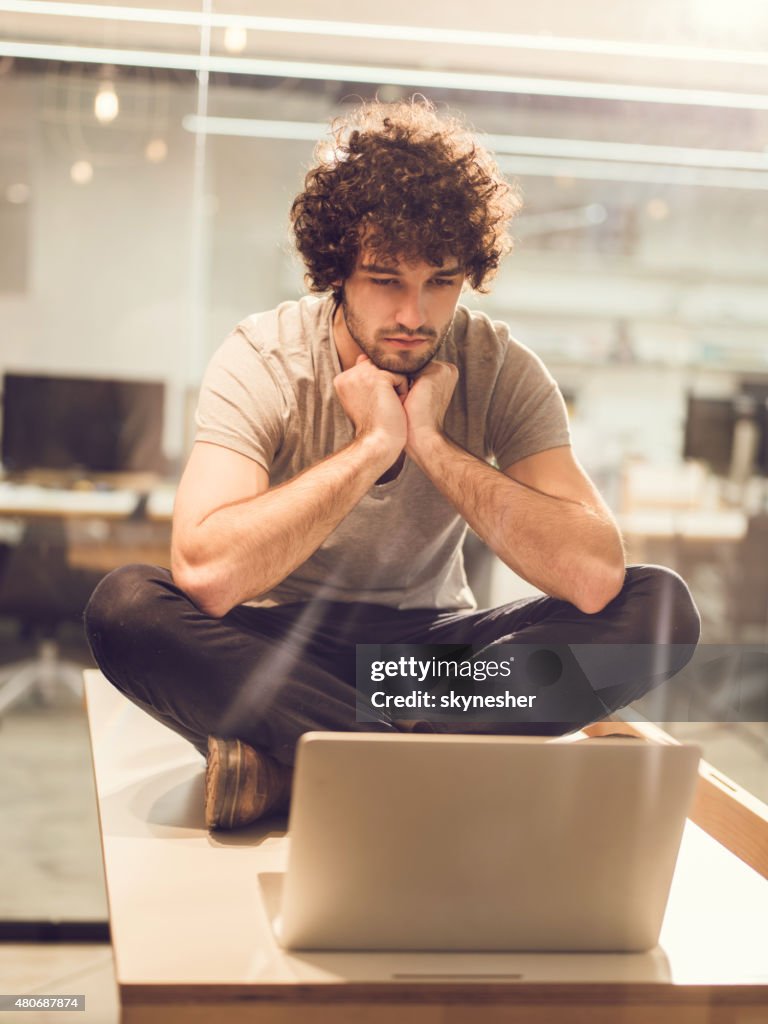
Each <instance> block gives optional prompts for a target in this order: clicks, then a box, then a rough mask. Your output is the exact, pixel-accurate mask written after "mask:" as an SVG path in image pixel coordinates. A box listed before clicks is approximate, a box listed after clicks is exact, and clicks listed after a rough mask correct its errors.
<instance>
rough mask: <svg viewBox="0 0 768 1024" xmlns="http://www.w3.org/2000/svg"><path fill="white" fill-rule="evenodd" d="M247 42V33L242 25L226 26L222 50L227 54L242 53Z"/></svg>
mask: <svg viewBox="0 0 768 1024" xmlns="http://www.w3.org/2000/svg"><path fill="white" fill-rule="evenodd" d="M247 42H248V33H247V32H246V30H245V29H244V28H243V27H242V25H228V26H227V29H226V31H225V32H224V49H225V50H226V51H227V53H242V52H243V50H244V49H245V44H246V43H247Z"/></svg>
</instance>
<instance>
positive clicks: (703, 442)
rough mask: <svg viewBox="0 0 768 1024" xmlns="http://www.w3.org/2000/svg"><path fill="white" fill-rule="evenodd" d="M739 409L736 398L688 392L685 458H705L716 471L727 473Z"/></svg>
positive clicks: (722, 473)
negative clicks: (707, 396)
mask: <svg viewBox="0 0 768 1024" xmlns="http://www.w3.org/2000/svg"><path fill="white" fill-rule="evenodd" d="M735 423H736V410H735V408H734V404H733V399H732V398H701V397H699V396H698V395H688V409H687V415H686V418H685V440H684V444H683V458H685V459H701V460H702V461H703V462H706V463H707V465H708V466H710V467H711V469H712V471H713V472H714V473H717V474H718V475H720V476H727V475H728V472H729V470H730V467H731V454H732V451H733V428H734V425H735Z"/></svg>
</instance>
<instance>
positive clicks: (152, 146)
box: [144, 139, 168, 164]
mask: <svg viewBox="0 0 768 1024" xmlns="http://www.w3.org/2000/svg"><path fill="white" fill-rule="evenodd" d="M167 156H168V143H167V142H166V141H165V139H150V140H149V142H148V143H147V144H146V146H145V147H144V157H145V158H146V159H147V160H148V161H149V162H150V163H151V164H161V163H162V162H163V160H165V158H166V157H167Z"/></svg>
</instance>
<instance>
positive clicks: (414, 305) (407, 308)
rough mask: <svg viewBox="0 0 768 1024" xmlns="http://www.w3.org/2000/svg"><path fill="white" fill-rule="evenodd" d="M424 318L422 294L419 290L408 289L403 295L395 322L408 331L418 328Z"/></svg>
mask: <svg viewBox="0 0 768 1024" xmlns="http://www.w3.org/2000/svg"><path fill="white" fill-rule="evenodd" d="M425 320H426V314H425V311H424V296H423V294H422V292H421V291H409V292H408V293H407V294H406V295H404V296H403V298H402V301H401V302H400V305H399V307H398V311H397V322H398V323H399V324H402V326H403V327H406V328H407V329H408V330H409V331H415V330H418V328H419V327H421V326H422V325H423V323H424V321H425Z"/></svg>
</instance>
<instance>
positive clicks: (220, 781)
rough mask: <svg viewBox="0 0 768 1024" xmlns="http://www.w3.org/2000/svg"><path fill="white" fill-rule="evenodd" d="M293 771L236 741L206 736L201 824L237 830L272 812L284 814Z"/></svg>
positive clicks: (208, 826) (288, 798) (289, 794)
mask: <svg viewBox="0 0 768 1024" xmlns="http://www.w3.org/2000/svg"><path fill="white" fill-rule="evenodd" d="M292 779H293V769H292V768H290V767H289V766H287V765H284V764H280V763H279V762H278V761H275V759H274V758H273V757H270V756H269V755H268V754H265V753H263V751H261V750H254V748H253V747H249V746H248V744H247V743H243V741H242V740H236V739H226V740H225V739H219V738H218V737H216V736H209V737H208V760H207V762H206V767H205V824H206V827H207V828H209V829H217V828H218V829H220V828H241V827H242V826H243V825H250V824H251V822H253V821H256V820H257V819H258V818H261V817H263V816H264V815H265V814H269V813H270V812H273V811H285V810H287V808H288V803H289V800H290V796H291V781H292Z"/></svg>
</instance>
